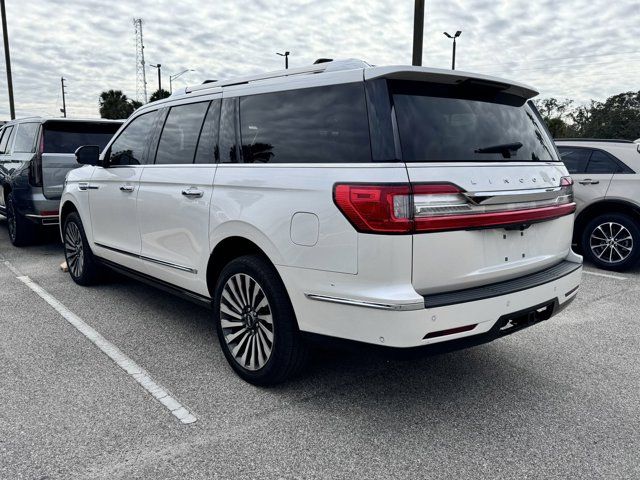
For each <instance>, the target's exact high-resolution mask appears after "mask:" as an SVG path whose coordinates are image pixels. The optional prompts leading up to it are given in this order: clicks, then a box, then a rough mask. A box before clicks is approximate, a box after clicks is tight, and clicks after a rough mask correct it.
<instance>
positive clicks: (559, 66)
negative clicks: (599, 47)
mask: <svg viewBox="0 0 640 480" xmlns="http://www.w3.org/2000/svg"><path fill="white" fill-rule="evenodd" d="M610 65H611V62H600V63H573V64H571V63H570V64H566V63H565V64H563V65H546V66H544V67H533V68H516V69H509V68H506V69H505V70H504V71H506V72H533V71H540V70H544V71H548V70H550V69H556V68H561V69H570V68H582V67H599V66H610ZM621 70H623V69H619V71H618V75H619V74H620V71H621ZM624 71H625V72H626V71H627V70H624ZM555 73H559V72H555Z"/></svg>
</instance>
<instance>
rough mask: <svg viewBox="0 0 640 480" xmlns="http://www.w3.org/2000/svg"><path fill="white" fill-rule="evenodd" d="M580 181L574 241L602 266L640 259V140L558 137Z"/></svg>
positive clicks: (626, 265) (619, 266)
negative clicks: (636, 141) (639, 143)
mask: <svg viewBox="0 0 640 480" xmlns="http://www.w3.org/2000/svg"><path fill="white" fill-rule="evenodd" d="M556 145H557V146H558V150H560V154H561V156H562V159H563V161H564V163H565V165H566V166H567V169H568V170H569V173H570V174H571V176H572V177H573V179H574V181H575V182H576V184H575V186H574V189H575V198H576V203H577V206H578V209H577V217H576V223H575V235H574V237H575V242H576V243H577V244H578V245H579V246H580V249H581V251H582V253H584V255H585V256H586V258H587V259H589V260H590V261H591V262H593V263H594V264H595V265H597V266H598V267H600V268H605V269H609V270H618V271H623V270H627V269H629V268H632V267H634V266H636V265H637V264H638V259H640V145H638V144H635V143H633V142H629V141H624V140H594V139H566V140H558V141H557V142H556Z"/></svg>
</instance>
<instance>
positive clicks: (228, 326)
mask: <svg viewBox="0 0 640 480" xmlns="http://www.w3.org/2000/svg"><path fill="white" fill-rule="evenodd" d="M220 322H221V326H222V333H223V335H224V340H225V342H226V344H227V347H228V348H229V351H230V352H231V356H232V357H233V359H234V360H235V361H236V362H237V363H238V365H240V366H241V367H242V368H245V369H247V370H251V371H256V370H259V369H261V368H262V367H264V366H265V365H266V363H267V362H268V361H269V358H270V357H271V352H272V351H273V343H274V327H273V317H272V310H271V306H270V305H269V301H268V300H267V297H266V295H265V293H264V291H263V290H262V288H261V287H260V285H259V284H258V282H256V281H255V279H253V278H252V277H250V276H249V275H246V274H242V273H238V274H235V275H233V276H232V277H230V278H229V279H228V280H227V283H225V285H224V288H223V290H222V298H221V299H220Z"/></svg>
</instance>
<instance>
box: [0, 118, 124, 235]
mask: <svg viewBox="0 0 640 480" xmlns="http://www.w3.org/2000/svg"><path fill="white" fill-rule="evenodd" d="M120 125H122V121H119V120H100V119H96V120H75V119H62V118H42V117H33V118H24V119H20V120H14V121H11V122H8V123H6V124H5V125H4V126H3V127H2V129H1V130H0V214H2V215H5V216H6V217H7V223H8V227H9V228H8V230H9V238H10V239H11V243H13V244H14V245H16V246H23V245H27V244H29V243H32V242H33V241H34V240H36V239H37V237H38V234H39V233H40V230H41V229H42V228H43V226H49V225H57V224H58V206H59V203H60V195H61V194H62V188H63V186H64V179H65V176H66V175H67V172H68V171H69V170H71V169H73V168H77V167H78V164H77V163H76V159H75V156H74V152H75V150H76V149H77V148H78V147H79V146H81V145H87V144H91V145H98V146H99V147H100V148H101V149H102V148H104V146H105V145H106V144H107V143H108V142H109V140H111V137H112V136H113V134H114V133H115V132H116V131H117V130H118V129H119V128H120Z"/></svg>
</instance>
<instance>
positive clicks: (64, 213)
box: [60, 200, 78, 228]
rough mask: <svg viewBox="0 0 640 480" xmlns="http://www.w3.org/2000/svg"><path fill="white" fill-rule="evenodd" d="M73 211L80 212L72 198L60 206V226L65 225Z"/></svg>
mask: <svg viewBox="0 0 640 480" xmlns="http://www.w3.org/2000/svg"><path fill="white" fill-rule="evenodd" d="M72 212H78V207H76V205H75V203H73V202H72V201H71V200H65V201H64V203H63V204H62V206H61V207H60V227H61V228H62V226H63V225H64V220H65V218H67V217H68V216H69V214H70V213H72Z"/></svg>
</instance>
